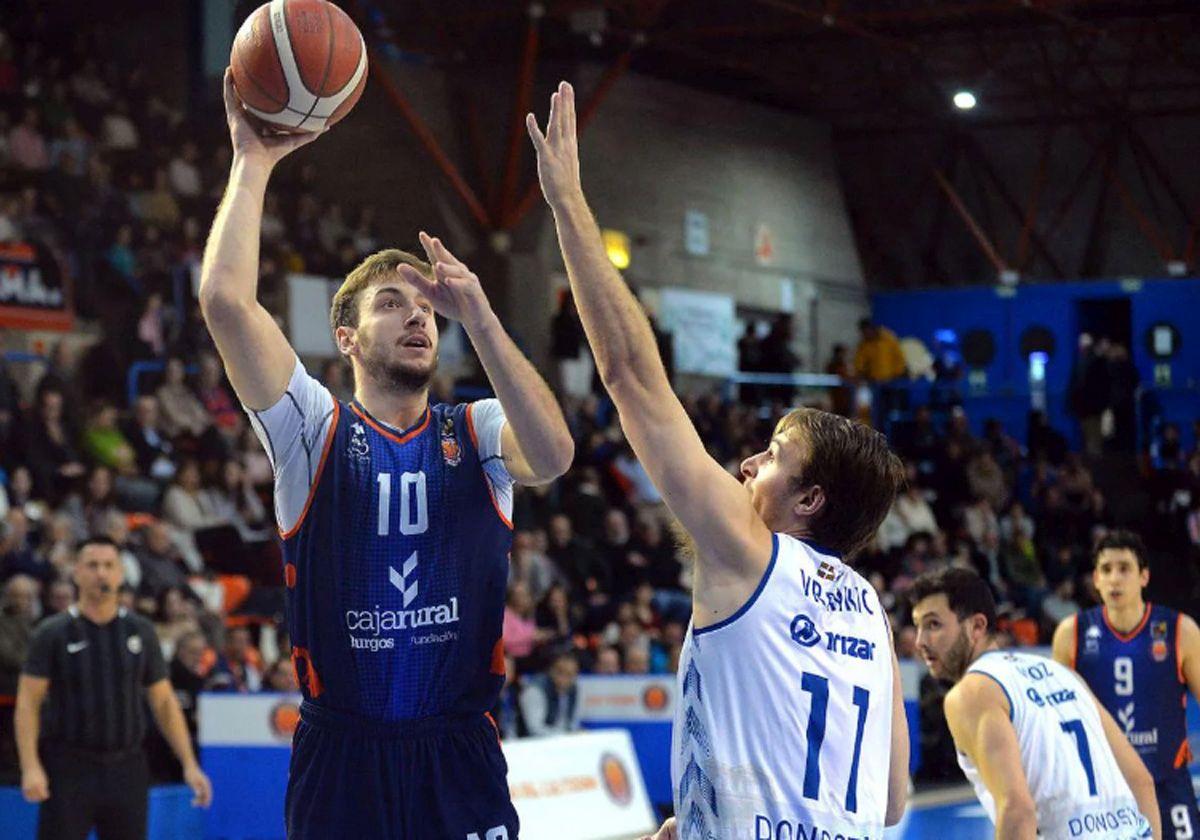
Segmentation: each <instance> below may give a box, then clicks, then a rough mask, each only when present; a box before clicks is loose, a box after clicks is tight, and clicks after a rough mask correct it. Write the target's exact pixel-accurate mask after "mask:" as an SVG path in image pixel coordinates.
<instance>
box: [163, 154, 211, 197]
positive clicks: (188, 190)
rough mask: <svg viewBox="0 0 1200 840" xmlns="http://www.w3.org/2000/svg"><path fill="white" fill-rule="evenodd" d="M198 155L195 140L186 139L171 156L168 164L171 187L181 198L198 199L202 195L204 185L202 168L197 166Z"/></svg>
mask: <svg viewBox="0 0 1200 840" xmlns="http://www.w3.org/2000/svg"><path fill="white" fill-rule="evenodd" d="M198 157H199V154H198V153H197V150H196V144H195V142H194V141H192V140H185V141H184V143H183V146H182V147H181V148H180V150H179V153H178V154H176V155H175V157H173V158H171V162H170V163H169V164H168V165H167V172H168V176H169V180H170V184H171V189H173V190H174V191H175V194H176V195H178V196H179V197H180V198H184V199H198V198H199V197H200V193H201V191H202V190H203V185H202V184H201V181H200V169H199V167H197V166H196V160H197V158H198Z"/></svg>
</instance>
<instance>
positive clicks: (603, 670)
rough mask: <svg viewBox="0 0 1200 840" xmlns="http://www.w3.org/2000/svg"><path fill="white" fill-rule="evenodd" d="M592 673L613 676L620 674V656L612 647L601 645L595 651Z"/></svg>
mask: <svg viewBox="0 0 1200 840" xmlns="http://www.w3.org/2000/svg"><path fill="white" fill-rule="evenodd" d="M592 673H595V674H606V675H610V676H611V675H614V674H619V673H621V654H620V653H619V652H618V651H617V649H616V648H615V647H613V646H612V645H603V646H601V647H600V649H599V650H597V651H596V664H595V666H594V667H593V668H592Z"/></svg>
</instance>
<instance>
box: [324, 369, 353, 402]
mask: <svg viewBox="0 0 1200 840" xmlns="http://www.w3.org/2000/svg"><path fill="white" fill-rule="evenodd" d="M351 378H352V377H351V376H350V375H349V371H348V369H347V367H346V362H345V361H344V360H343V359H340V358H338V359H330V360H329V361H327V362H326V363H325V364H324V365H322V366H321V384H322V385H324V386H325V387H326V388H328V389H329V393H331V394H333V398H334V399H336V400H338V401H339V402H343V403H348V402H352V401H353V400H354V383H353V382H351V381H350V379H351Z"/></svg>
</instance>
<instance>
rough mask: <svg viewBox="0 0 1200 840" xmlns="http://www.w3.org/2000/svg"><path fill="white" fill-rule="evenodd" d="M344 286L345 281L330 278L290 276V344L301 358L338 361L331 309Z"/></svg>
mask: <svg viewBox="0 0 1200 840" xmlns="http://www.w3.org/2000/svg"><path fill="white" fill-rule="evenodd" d="M340 285H341V281H339V280H330V279H329V278H327V277H316V276H313V275H311V274H289V275H288V277H287V292H288V294H287V311H288V317H287V326H288V340H289V341H291V343H292V347H293V348H295V350H296V353H297V354H298V355H300V356H316V357H318V358H322V359H334V358H337V355H338V350H337V345H336V344H334V343H333V330H332V329H331V328H330V326H329V307H330V305H331V304H332V303H333V294H334V292H336V291H337V290H338V287H339V286H340ZM312 373H314V374H315V373H316V371H312Z"/></svg>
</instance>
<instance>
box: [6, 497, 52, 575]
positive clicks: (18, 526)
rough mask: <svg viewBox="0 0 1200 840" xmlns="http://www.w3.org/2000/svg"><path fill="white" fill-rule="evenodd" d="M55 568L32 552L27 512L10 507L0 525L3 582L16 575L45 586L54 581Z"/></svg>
mask: <svg viewBox="0 0 1200 840" xmlns="http://www.w3.org/2000/svg"><path fill="white" fill-rule="evenodd" d="M54 573H55V570H54V567H53V566H52V565H50V563H49V561H47V560H46V559H45V558H43V557H38V555H37V553H36V552H35V551H34V549H33V543H32V540H31V537H30V533H29V517H27V516H26V515H25V511H23V510H20V509H18V508H10V509H9V511H8V514H7V515H6V516H5V517H4V521H3V522H0V581H3V580H7V579H8V578H11V577H13V576H14V575H28V576H29V577H32V578H34V579H36V580H38V581H40V582H42V583H43V584H45V583H49V582H50V581H51V580H53V579H54Z"/></svg>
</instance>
